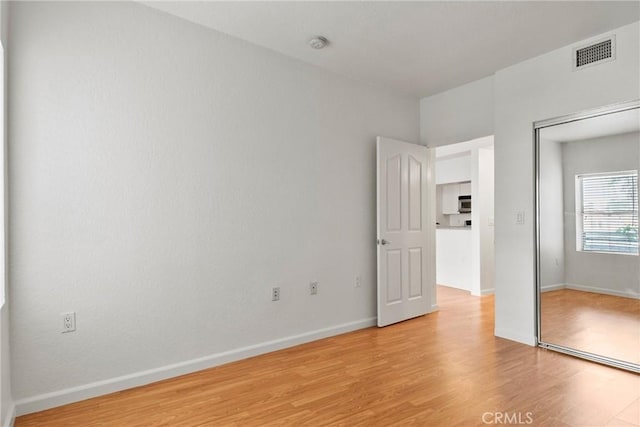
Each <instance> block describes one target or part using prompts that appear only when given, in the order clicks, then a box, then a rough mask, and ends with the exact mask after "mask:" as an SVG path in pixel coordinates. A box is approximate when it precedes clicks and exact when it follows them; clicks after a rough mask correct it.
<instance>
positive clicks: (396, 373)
mask: <svg viewBox="0 0 640 427" xmlns="http://www.w3.org/2000/svg"><path fill="white" fill-rule="evenodd" d="M438 298H439V305H440V311H439V312H437V313H434V314H430V315H427V316H424V317H421V318H417V319H413V320H410V321H406V322H403V323H400V324H397V325H393V326H389V327H386V328H383V329H378V328H369V329H364V330H360V331H356V332H353V333H349V334H345V335H340V336H337V337H332V338H328V339H324V340H320V341H316V342H313V343H309V344H305V345H301V346H297V347H294V348H290V349H286V350H282V351H278V352H274V353H270V354H267V355H263V356H259V357H254V358H251V359H247V360H243V361H240V362H235V363H231V364H228V365H224V366H220V367H216V368H212V369H208V370H205V371H201V372H197V373H194V374H190V375H185V376H182V377H179V378H174V379H171V380H167V381H162V382H159V383H155V384H151V385H148V386H144V387H138V388H135V389H131V390H127V391H123V392H119V393H114V394H111V395H107V396H103V397H99V398H95V399H91V400H86V401H84V402H79V403H74V404H71V405H67V406H63V407H59V408H55V409H51V410H48V411H43V412H40V413H36V414H31V415H27V416H23V417H19V418H18V419H17V421H16V426H17V427H27V426H48V427H55V426H233V425H238V426H264V425H296V426H297V425H308V426H321V425H344V426H358V425H362V426H392V425H398V426H400V425H417V426H446V427H449V426H475V425H505V423H504V421H505V420H506V419H507V417H508V420H509V421H511V422H509V423H506V424H511V425H513V424H514V423H516V422H518V421H519V422H522V423H523V425H527V424H526V423H527V422H528V421H529V420H532V423H529V424H528V425H535V426H554V427H555V426H557V427H561V426H605V425H616V426H628V425H640V377H639V376H637V375H635V374H632V373H628V372H624V371H620V370H617V369H613V368H609V367H605V366H601V365H597V364H594V363H591V362H587V361H583V360H580V359H575V358H572V357H570V356H565V355H562V354H558V353H553V352H550V351H547V350H543V349H539V348H534V347H529V346H526V345H522V344H518V343H515V342H511V341H507V340H503V339H500V338H495V337H494V336H493V315H494V309H493V297H491V296H487V297H482V298H477V297H471V296H469V294H468V293H466V292H464V291H460V290H456V289H450V288H444V287H439V289H438ZM483 417H484V419H483ZM498 420H499V421H501V422H502V424H500V423H499V422H497V421H498Z"/></svg>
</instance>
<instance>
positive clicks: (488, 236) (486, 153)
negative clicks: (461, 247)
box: [472, 148, 496, 295]
mask: <svg viewBox="0 0 640 427" xmlns="http://www.w3.org/2000/svg"><path fill="white" fill-rule="evenodd" d="M494 167H495V165H494V160H493V148H479V149H478V193H479V194H478V197H476V198H475V199H474V200H475V201H477V202H474V205H475V206H474V212H475V211H477V217H475V218H474V219H473V220H472V224H473V227H474V228H475V229H477V231H478V233H479V238H478V240H479V242H480V251H479V253H480V256H479V260H480V293H481V294H483V295H484V294H490V293H493V292H494V290H495V276H496V273H495V233H494V229H495V227H494V222H495V220H494V217H495V212H494V198H495V196H494V186H495V177H494ZM474 216H475V215H474Z"/></svg>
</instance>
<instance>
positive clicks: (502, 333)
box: [493, 328, 536, 346]
mask: <svg viewBox="0 0 640 427" xmlns="http://www.w3.org/2000/svg"><path fill="white" fill-rule="evenodd" d="M493 334H494V335H495V336H496V337H498V338H504V339H507V340H510V341H516V342H519V343H522V344H526V345H530V346H535V345H536V337H535V336H534V335H523V334H521V333H519V332H515V331H510V330H508V329H498V328H496V329H495V330H494V331H493Z"/></svg>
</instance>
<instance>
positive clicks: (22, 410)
mask: <svg viewBox="0 0 640 427" xmlns="http://www.w3.org/2000/svg"><path fill="white" fill-rule="evenodd" d="M375 325H376V318H375V317H372V318H368V319H361V320H357V321H354V322H348V323H343V324H341V325H336V326H330V327H328V328H323V329H317V330H315V331H310V332H305V333H303V334H299V335H292V336H289V337H285V338H280V339H277V340H273V341H267V342H263V343H260V344H255V345H250V346H247V347H242V348H238V349H235V350H230V351H225V352H222V353H215V354H211V355H209V356H205V357H200V358H197V359H192V360H187V361H184V362H180V363H175V364H172V365H167V366H162V367H160V368H155V369H149V370H146V371H141V372H136V373H133V374H129V375H123V376H121V377H116V378H110V379H107V380H103V381H97V382H94V383H90V384H85V385H81V386H78V387H72V388H68V389H64V390H59V391H54V392H51V393H45V394H40V395H37V396H32V397H27V398H24V399H19V400H17V401H16V402H15V413H16V414H17V415H18V416H20V415H25V414H30V413H32V412H38V411H43V410H45V409H50V408H54V407H56V406H61V405H66V404H68V403H73V402H79V401H81V400H86V399H90V398H92V397H97V396H102V395H105V394H109V393H114V392H117V391H122V390H126V389H129V388H133V387H139V386H142V385H146V384H150V383H154V382H157V381H161V380H165V379H168V378H173V377H177V376H180V375H185V374H190V373H192V372H197V371H201V370H203V369H208V368H212V367H214V366H218V365H222V364H225V363H229V362H235V361H237V360H242V359H246V358H248V357H253V356H258V355H260V354H264V353H270V352H272V351H276V350H281V349H283V348H288V347H293V346H295V345H299V344H304V343H307V342H311V341H315V340H319V339H322V338H327V337H331V336H335V335H340V334H344V333H347V332H351V331H355V330H358V329H363V328H367V327H370V326H375Z"/></svg>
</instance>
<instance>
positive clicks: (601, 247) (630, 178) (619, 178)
mask: <svg viewBox="0 0 640 427" xmlns="http://www.w3.org/2000/svg"><path fill="white" fill-rule="evenodd" d="M576 250H578V251H583V252H604V253H614V254H629V255H638V171H624V172H609V173H602V174H585V175H577V176H576Z"/></svg>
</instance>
